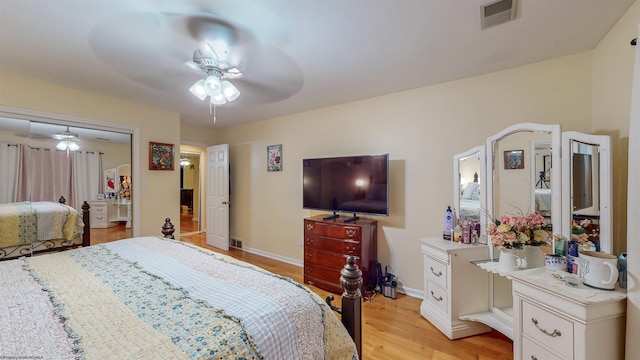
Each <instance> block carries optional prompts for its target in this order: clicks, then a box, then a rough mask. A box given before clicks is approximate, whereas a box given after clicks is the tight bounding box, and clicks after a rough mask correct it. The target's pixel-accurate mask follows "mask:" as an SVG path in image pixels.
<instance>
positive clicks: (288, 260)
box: [242, 247, 303, 270]
mask: <svg viewBox="0 0 640 360" xmlns="http://www.w3.org/2000/svg"><path fill="white" fill-rule="evenodd" d="M242 250H243V251H246V252H248V253H251V254H256V255H260V256H264V257H266V258H269V259H274V260H278V261H282V262H285V263H287V264H291V265H295V266H299V267H300V268H302V266H303V262H302V261H300V260H296V259H291V258H288V257H284V256H280V255H277V254H272V253H268V252H266V251H262V250H258V249H253V248H247V247H245V248H242ZM300 270H302V269H300Z"/></svg>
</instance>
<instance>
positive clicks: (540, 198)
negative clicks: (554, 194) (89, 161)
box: [534, 189, 551, 216]
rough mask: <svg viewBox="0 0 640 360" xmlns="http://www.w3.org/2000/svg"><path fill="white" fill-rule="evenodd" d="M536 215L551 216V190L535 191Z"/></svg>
mask: <svg viewBox="0 0 640 360" xmlns="http://www.w3.org/2000/svg"><path fill="white" fill-rule="evenodd" d="M534 194H535V207H536V210H535V211H536V213H538V214H540V215H542V216H551V189H535V190H534Z"/></svg>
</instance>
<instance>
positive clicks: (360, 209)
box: [302, 154, 389, 219]
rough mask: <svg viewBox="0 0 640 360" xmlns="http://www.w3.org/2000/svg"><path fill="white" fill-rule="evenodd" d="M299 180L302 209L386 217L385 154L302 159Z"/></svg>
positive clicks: (387, 194) (387, 205) (387, 208)
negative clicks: (300, 180) (300, 179)
mask: <svg viewBox="0 0 640 360" xmlns="http://www.w3.org/2000/svg"><path fill="white" fill-rule="evenodd" d="M302 179H303V181H302V191H303V196H302V199H303V200H302V206H303V208H305V209H311V210H325V211H332V212H333V216H337V215H336V213H338V212H343V213H353V214H354V216H353V218H354V219H357V217H356V216H355V214H371V215H383V216H388V215H389V201H388V199H389V154H383V155H360V156H341V157H328V158H317V159H303V160H302Z"/></svg>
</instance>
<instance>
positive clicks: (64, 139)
mask: <svg viewBox="0 0 640 360" xmlns="http://www.w3.org/2000/svg"><path fill="white" fill-rule="evenodd" d="M52 138H54V139H56V140H60V141H59V142H58V144H57V145H56V149H58V150H62V151H66V152H67V156H69V151H77V150H79V149H80V146H79V145H78V142H79V141H80V139H79V138H78V134H77V133H74V132H71V131H69V127H68V126H67V129H66V130H65V131H62V132H58V133H56V134H55V135H53V136H52Z"/></svg>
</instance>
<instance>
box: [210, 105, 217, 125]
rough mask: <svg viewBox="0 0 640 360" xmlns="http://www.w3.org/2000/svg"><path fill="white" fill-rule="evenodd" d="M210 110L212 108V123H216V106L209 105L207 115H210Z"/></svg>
mask: <svg viewBox="0 0 640 360" xmlns="http://www.w3.org/2000/svg"><path fill="white" fill-rule="evenodd" d="M211 108H213V123H214V124H215V123H216V105H215V104H213V103H209V114H211Z"/></svg>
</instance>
